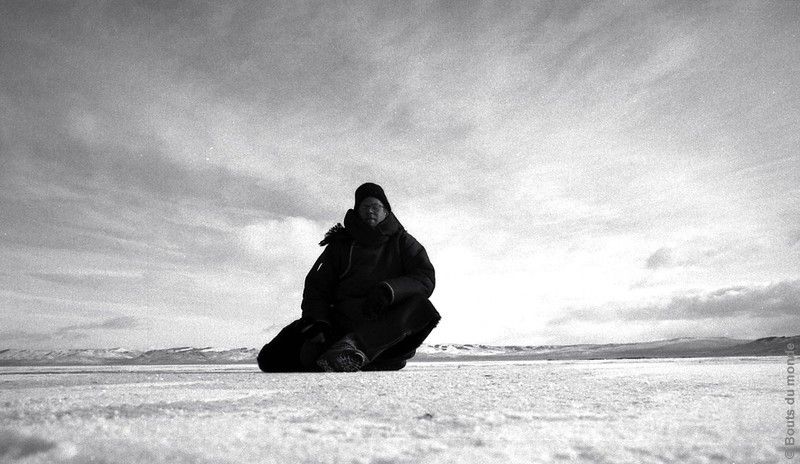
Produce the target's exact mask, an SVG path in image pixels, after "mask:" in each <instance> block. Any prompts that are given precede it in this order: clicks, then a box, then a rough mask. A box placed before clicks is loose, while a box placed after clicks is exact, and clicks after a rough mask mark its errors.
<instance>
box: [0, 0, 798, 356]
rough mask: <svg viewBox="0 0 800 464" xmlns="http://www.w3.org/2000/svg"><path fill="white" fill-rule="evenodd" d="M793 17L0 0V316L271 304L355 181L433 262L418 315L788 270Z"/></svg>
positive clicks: (202, 319) (276, 319) (198, 319)
mask: <svg viewBox="0 0 800 464" xmlns="http://www.w3.org/2000/svg"><path fill="white" fill-rule="evenodd" d="M799 19H800V9H799V8H798V6H797V5H796V4H795V3H794V2H770V3H742V4H737V5H734V6H730V5H725V6H722V5H715V4H708V3H682V4H652V3H638V4H625V5H622V4H615V3H602V4H582V3H564V2H553V3H545V4H542V3H529V2H518V3H510V4H504V5H497V4H490V3H468V4H458V5H454V4H450V3H447V2H433V3H431V2H424V3H423V2H419V3H415V2H402V3H396V4H388V5H387V4H381V5H369V4H349V5H342V4H317V5H314V4H297V3H289V2H287V3H280V2H278V3H271V4H250V3H237V2H234V3H224V4H199V3H192V2H170V3H155V4H142V3H132V2H122V3H110V4H102V5H97V4H53V3H44V2H43V3H37V2H34V3H30V2H27V3H4V4H3V5H2V6H0V59H2V62H3V66H2V67H0V82H2V83H3V84H2V86H0V209H1V210H2V211H3V213H4V215H3V220H2V221H1V222H0V260H2V261H3V262H4V263H8V264H7V266H6V269H7V274H5V275H1V276H0V283H2V288H4V289H8V290H7V291H6V292H5V293H3V294H2V295H0V296H1V297H2V300H0V301H2V302H3V304H4V305H5V307H7V308H9V311H7V312H6V313H5V314H4V315H3V316H0V323H2V324H3V326H5V327H10V328H11V329H10V330H13V329H20V330H22V329H23V328H25V327H27V325H26V318H28V317H29V316H30V315H31V314H39V315H43V314H46V315H47V316H48V317H52V319H48V322H47V323H48V327H50V329H51V330H53V331H55V330H56V329H57V328H58V327H70V326H73V325H79V324H80V323H81V322H76V321H80V320H84V319H87V318H102V317H115V316H110V314H111V313H112V312H114V314H129V315H131V317H136V318H142V319H141V320H145V319H147V318H153V320H158V321H163V320H168V319H163V318H169V317H174V318H181V320H182V321H184V326H185V327H192V328H194V329H197V330H201V328H202V330H206V329H208V330H210V331H212V332H213V331H214V330H215V329H214V328H213V327H214V323H215V322H217V323H218V326H219V327H226V330H240V326H239V325H237V324H238V323H239V322H240V321H247V324H245V325H249V326H252V325H259V324H260V326H265V327H270V326H273V325H275V324H281V323H284V322H286V321H288V320H291V318H292V317H293V316H296V315H297V312H298V309H297V308H298V306H299V295H300V292H301V291H302V288H301V286H302V279H303V276H304V274H305V272H306V271H307V267H308V266H310V265H311V263H312V262H313V260H314V257H315V256H316V254H317V253H319V252H320V249H319V248H318V247H317V246H316V243H317V241H318V240H319V239H320V238H321V234H322V233H323V232H324V231H325V229H326V228H327V227H329V226H330V225H332V224H333V223H334V222H337V221H340V220H341V219H342V216H343V214H344V212H345V210H346V209H347V208H349V207H350V206H351V202H352V194H353V193H352V192H353V189H354V188H355V187H356V186H357V185H359V184H360V183H361V182H364V181H367V180H371V181H376V182H379V183H381V184H382V185H383V186H384V187H385V188H386V191H387V194H388V195H389V198H390V199H391V200H392V205H393V206H394V207H395V209H396V211H397V213H398V215H399V216H400V219H401V221H403V223H404V224H405V225H406V227H408V229H409V230H410V231H412V233H414V235H415V236H417V237H418V238H419V239H420V240H421V241H422V242H423V244H425V246H426V247H427V248H428V251H429V253H430V255H431V257H432V259H433V261H434V264H435V265H436V266H437V267H438V268H439V269H440V274H441V282H442V284H441V286H440V288H439V289H438V290H437V293H436V294H435V296H434V298H435V299H436V302H437V304H438V305H439V306H440V307H441V308H442V312H443V314H444V315H445V318H444V319H443V322H442V325H441V326H440V328H439V330H437V331H436V332H434V340H436V338H435V337H443V338H440V339H439V341H477V342H488V341H491V340H492V339H494V338H498V337H501V336H502V335H503V334H504V333H509V331H510V330H511V329H512V328H514V329H515V330H516V329H517V328H519V327H520V326H525V327H526V328H530V330H528V331H527V332H526V331H525V330H522V331H519V333H523V332H524V333H529V334H531V333H535V332H536V331H537V330H539V329H541V328H542V327H545V326H546V325H547V321H548V320H550V319H551V318H557V317H558V315H559V314H561V313H562V312H564V311H566V310H568V308H572V307H576V306H585V307H598V308H599V307H604V305H607V304H611V303H613V302H615V301H617V302H618V301H624V302H625V304H626V305H627V304H632V303H635V302H639V303H641V304H642V305H643V306H642V307H649V306H647V305H646V304H645V303H649V302H651V301H654V300H658V301H664V299H665V298H668V297H671V296H675V295H677V296H675V298H680V297H681V296H682V297H685V298H688V299H689V300H691V298H694V296H696V295H694V294H693V293H691V292H692V289H697V288H702V289H706V290H704V291H706V292H708V291H710V290H708V289H714V288H728V287H731V286H734V285H738V284H741V285H745V286H746V287H747V288H757V287H756V285H757V284H758V283H760V282H769V281H771V282H778V281H787V282H789V281H794V280H795V279H797V278H798V277H800V276H798V274H797V269H798V268H800V267H799V266H800V249H799V248H798V247H797V246H796V242H797V240H796V237H795V235H797V230H798V227H797V224H796V221H793V219H792V218H795V217H798V216H800V206H798V205H800V201H798V200H800V197H798V195H799V194H798V191H797V185H800V170H798V169H795V166H796V165H798V163H800V158H798V155H797V153H796V147H797V146H798V145H800V135H798V134H800V131H798V130H797V127H796V126H797V120H798V118H800V106H799V105H798V102H800V91H798V88H797V86H796V85H793V83H794V82H795V81H796V78H795V73H796V69H797V68H798V66H800V55H798V54H797V53H794V51H795V50H796V49H797V48H798V47H800V38H799V37H798V35H797V33H796V30H795V29H796V24H797V21H798V20H799ZM465 269H466V270H465ZM487 270H488V271H487ZM487 272H491V275H492V277H491V278H488V277H487V276H486V273H487ZM487 282H488V283H487ZM477 289H484V292H485V293H483V294H481V295H474V294H473V292H475V291H477ZM497 295H502V298H500V300H502V301H503V304H504V305H506V306H507V307H506V308H501V309H498V311H499V312H500V313H502V316H503V318H502V320H499V321H496V322H495V321H489V320H485V319H484V318H483V317H482V316H481V313H482V311H483V309H484V308H481V307H479V306H478V305H477V304H476V302H486V304H491V302H492V301H496V300H497ZM689 300H687V301H686V302H684V303H683V304H684V306H680V305H678V306H676V307H675V308H674V309H675V310H678V309H679V308H683V307H687V308H688V307H690V306H691V304H690V303H689ZM676 301H677V300H676ZM677 304H678V303H676V305H677ZM634 306H635V305H634ZM706 306H707V303H702V304H701V303H695V306H692V307H695V308H700V307H706ZM108 308H111V309H108ZM115 311H116V312H115ZM697 311H701V310H700V309H697ZM600 312H601V313H602V311H600ZM701 312H702V311H701ZM593 314H594V313H593V312H591V311H590V312H589V313H587V314H585V315H584V316H582V317H584V318H585V319H586V320H591V319H592V317H593ZM742 316H743V317H744V313H742ZM619 317H622V318H623V320H627V319H625V316H624V315H620V316H619ZM719 317H722V316H719ZM148 320H149V319H148ZM487 327H490V328H488V329H487ZM103 330H104V329H102V328H98V329H93V330H91V331H86V332H85V333H92V334H98V333H99V332H102V331H103ZM119 330H120V331H124V330H125V329H119ZM670 330H672V329H670ZM675 330H679V328H675ZM687 330H688V329H687ZM66 333H77V332H76V331H71V332H66ZM132 333H133V332H132ZM153 333H155V332H153ZM186 333H187V334H188V335H186V336H187V337H189V336H191V334H189V330H188V329H187V331H186ZM440 334H445V335H440ZM93 336H94V335H93ZM159 336H164V337H168V335H159ZM209 336H210V337H216V338H214V339H215V340H227V339H228V338H230V337H229V336H228V334H224V333H222V332H221V329H220V330H217V331H216V332H214V334H213V335H212V334H210V335H209ZM531 336H534V337H542V336H543V335H541V333H540V334H539V335H531ZM519 337H522V338H524V335H519ZM132 339H133V338H132ZM167 340H168V338H164V343H167ZM249 340H250V339H248V342H247V344H251V345H252V344H254V343H253V342H251V341H249ZM519 341H520V342H525V340H522V339H520V340H519ZM143 343H144V342H143ZM147 343H150V341H149V340H148V341H147ZM183 344H186V343H183Z"/></svg>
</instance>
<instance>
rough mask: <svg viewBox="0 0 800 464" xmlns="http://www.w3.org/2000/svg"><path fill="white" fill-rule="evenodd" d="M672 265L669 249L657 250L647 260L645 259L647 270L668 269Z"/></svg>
mask: <svg viewBox="0 0 800 464" xmlns="http://www.w3.org/2000/svg"><path fill="white" fill-rule="evenodd" d="M672 264H673V261H672V250H671V249H669V248H659V249H658V250H656V251H655V253H653V254H652V255H650V257H649V258H647V263H646V267H647V269H658V268H660V267H669V266H671V265H672Z"/></svg>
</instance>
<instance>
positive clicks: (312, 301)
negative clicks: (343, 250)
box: [300, 243, 339, 322]
mask: <svg viewBox="0 0 800 464" xmlns="http://www.w3.org/2000/svg"><path fill="white" fill-rule="evenodd" d="M338 261H339V260H338V257H337V253H336V244H334V243H331V244H328V246H326V247H325V250H323V252H322V254H321V255H320V256H319V258H317V261H316V262H315V263H314V266H313V267H312V268H311V270H310V271H309V272H308V274H307V275H306V281H305V286H304V288H303V302H302V303H301V304H300V308H301V309H302V313H303V318H306V319H310V320H312V321H325V322H330V310H331V306H332V305H333V303H334V301H335V295H336V283H337V281H338V276H339V273H338V271H337V270H338V268H339V262H338Z"/></svg>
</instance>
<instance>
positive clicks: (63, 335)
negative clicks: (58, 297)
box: [0, 316, 143, 344]
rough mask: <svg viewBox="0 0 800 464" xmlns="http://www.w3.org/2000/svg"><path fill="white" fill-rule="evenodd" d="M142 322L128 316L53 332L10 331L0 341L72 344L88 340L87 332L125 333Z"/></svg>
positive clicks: (90, 336) (4, 333)
mask: <svg viewBox="0 0 800 464" xmlns="http://www.w3.org/2000/svg"><path fill="white" fill-rule="evenodd" d="M142 326H143V325H142V321H141V320H140V319H138V318H134V317H130V316H119V317H114V318H110V319H106V320H103V321H98V322H88V323H84V324H74V325H69V326H65V327H60V328H58V329H56V330H53V331H23V330H11V331H5V332H0V341H4V342H6V343H8V342H14V341H20V342H25V343H32V342H38V343H43V344H44V343H50V342H67V341H69V342H74V341H77V340H88V339H91V338H92V335H90V334H88V333H87V332H97V331H107V330H112V331H117V330H118V331H126V330H130V329H139V328H141V327H142Z"/></svg>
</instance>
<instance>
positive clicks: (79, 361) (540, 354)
mask: <svg viewBox="0 0 800 464" xmlns="http://www.w3.org/2000/svg"><path fill="white" fill-rule="evenodd" d="M790 343H792V344H794V346H796V347H797V346H800V335H794V336H791V337H766V338H759V339H756V340H737V339H731V338H725V337H715V338H674V339H670V340H658V341H653V342H640V343H609V344H579V345H540V346H532V345H530V346H519V345H506V346H498V345H478V344H469V343H468V344H444V345H440V344H436V345H422V346H421V347H420V348H419V349H418V350H417V355H416V356H415V357H414V359H413V360H414V361H464V360H569V359H575V360H577V359H636V358H696V357H725V356H781V355H784V354H785V352H786V349H787V345H789V344H790ZM795 351H797V348H796V349H795ZM257 355H258V350H257V349H255V348H236V349H230V350H222V349H215V348H210V347H205V348H192V347H179V348H167V349H160V350H147V351H142V350H127V349H124V348H110V349H67V350H23V349H3V350H0V366H92V365H94V366H97V365H171V364H254V363H255V358H256V356H257Z"/></svg>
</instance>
